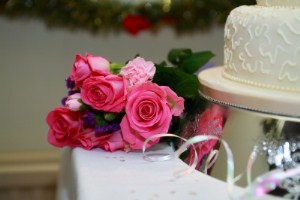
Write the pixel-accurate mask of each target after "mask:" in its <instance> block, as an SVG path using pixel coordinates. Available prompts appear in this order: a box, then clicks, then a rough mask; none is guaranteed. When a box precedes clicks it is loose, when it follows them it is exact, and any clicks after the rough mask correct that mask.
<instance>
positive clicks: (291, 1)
mask: <svg viewBox="0 0 300 200" xmlns="http://www.w3.org/2000/svg"><path fill="white" fill-rule="evenodd" d="M256 2H257V5H259V6H300V1H299V0H256Z"/></svg>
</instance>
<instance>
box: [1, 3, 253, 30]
mask: <svg viewBox="0 0 300 200" xmlns="http://www.w3.org/2000/svg"><path fill="white" fill-rule="evenodd" d="M0 2H1V3H0V16H7V17H11V18H21V17H23V18H24V17H32V18H40V19H42V20H44V21H45V22H46V24H47V25H48V26H49V27H59V26H60V27H64V28H70V29H85V30H89V31H91V32H94V33H96V32H104V33H105V32H110V31H115V32H117V31H121V30H124V29H126V30H127V31H129V32H130V33H132V34H136V33H137V32H139V31H140V30H143V29H147V30H149V31H154V32H155V31H156V30H158V29H159V28H161V27H162V26H171V27H172V28H174V29H175V30H176V32H177V33H184V32H191V31H197V30H206V29H209V28H210V27H211V26H212V25H214V24H223V23H224V22H225V20H226V17H227V16H228V14H229V12H230V11H231V10H232V9H233V8H235V7H237V6H240V5H253V4H255V0H161V1H155V2H154V1H148V2H147V1H146V0H145V1H135V2H143V3H135V4H129V3H120V2H119V1H116V0H0ZM127 2H130V1H127ZM145 2H146V3H145ZM129 16H134V17H135V18H129V19H128V17H129ZM137 17H138V18H137ZM126 20H127V21H126ZM125 21H126V22H125ZM137 24H140V25H137ZM133 29H137V30H133Z"/></svg>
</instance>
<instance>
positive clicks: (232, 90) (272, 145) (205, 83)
mask: <svg viewBox="0 0 300 200" xmlns="http://www.w3.org/2000/svg"><path fill="white" fill-rule="evenodd" d="M222 70H223V67H222V66H221V67H215V68H210V69H206V70H204V71H202V72H200V74H199V80H200V83H201V87H200V90H199V92H200V94H201V95H202V96H203V97H204V98H205V99H207V100H208V101H209V102H212V103H215V104H218V105H220V106H223V107H227V108H229V110H238V111H240V112H245V113H249V115H252V116H254V117H252V119H259V120H251V121H247V122H245V124H249V123H256V124H255V125H254V124H253V127H256V128H253V130H255V131H256V132H259V133H255V134H257V135H258V137H257V140H255V142H254V140H252V141H251V142H250V143H251V146H254V145H255V146H256V147H257V150H258V151H259V153H260V154H262V155H264V156H265V157H264V161H265V162H266V163H267V164H268V168H269V170H270V169H274V168H281V169H284V170H286V169H289V168H293V167H295V166H296V165H298V164H299V163H300V95H298V96H295V95H291V94H289V93H287V92H279V94H270V93H268V92H267V91H266V89H264V88H262V89H258V88H256V87H252V86H245V85H242V84H237V83H233V82H231V81H229V80H226V79H225V78H223V76H222ZM230 117H231V116H230V115H229V116H228V119H230ZM248 119H249V118H248ZM231 124H234V121H233V122H231ZM238 126H239V124H236V125H234V126H233V127H238ZM241 126H243V124H242V125H241ZM250 127H251V126H250ZM225 128H226V124H225ZM238 128H239V131H238V133H234V132H235V130H232V129H231V130H230V132H232V133H231V134H235V135H238V134H240V135H243V134H244V135H243V136H240V137H235V136H233V137H231V140H236V141H235V142H236V143H240V142H241V141H242V140H243V139H245V138H247V135H251V134H252V132H251V130H244V131H243V132H244V133H241V131H240V130H242V128H241V127H238ZM250 129H251V128H250ZM236 132H237V131H236ZM224 135H226V133H225V134H224ZM237 140H239V141H237ZM241 148H243V145H238V147H237V148H236V149H235V150H236V151H240V150H239V149H241ZM233 153H234V154H235V151H234V150H233ZM247 156H248V155H247ZM247 156H246V155H242V156H240V157H247ZM235 160H236V159H235ZM236 161H237V162H239V160H236ZM222 162H224V160H223V161H222ZM220 169H221V168H219V170H220ZM274 194H276V195H279V196H284V197H285V198H287V199H300V175H299V176H296V177H293V178H290V179H288V180H284V181H282V183H280V185H279V187H278V188H277V189H276V190H275V191H274Z"/></svg>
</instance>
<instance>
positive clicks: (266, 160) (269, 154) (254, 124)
mask: <svg viewBox="0 0 300 200" xmlns="http://www.w3.org/2000/svg"><path fill="white" fill-rule="evenodd" d="M204 87H205V86H204ZM206 89H207V88H204V89H202V91H201V92H200V93H201V94H202V96H203V97H205V98H206V99H207V100H208V101H210V102H212V103H216V104H219V105H221V106H223V107H227V108H228V113H229V114H228V119H227V122H226V124H225V127H224V131H223V133H222V139H224V140H225V141H226V142H227V143H228V144H229V146H230V148H231V150H232V152H233V155H234V161H235V174H236V175H238V174H240V173H244V175H245V176H243V177H242V179H241V180H240V181H239V182H237V185H240V186H246V185H247V180H246V167H247V161H248V159H249V156H250V154H251V152H252V151H253V149H254V147H255V148H257V152H258V153H257V155H258V156H257V159H256V161H255V163H254V166H253V170H252V175H253V176H252V180H254V178H256V177H258V176H260V175H263V174H264V173H266V172H268V171H270V170H271V169H274V168H280V169H289V168H293V167H295V166H296V165H297V164H299V163H300V116H297V115H295V113H293V115H288V114H287V113H280V112H278V113H277V112H272V111H268V110H260V109H257V108H251V107H248V106H243V102H241V104H238V98H237V99H235V101H236V102H235V104H232V103H230V100H229V103H228V102H224V101H220V100H219V99H218V98H213V97H211V96H210V94H211V93H210V92H211V91H212V90H213V89H211V88H209V90H206ZM206 91H210V92H208V93H206ZM213 93H214V95H216V96H218V94H217V91H216V90H215V91H213ZM229 96H230V95H229V94H228V97H229ZM235 97H238V95H237V94H236V96H235ZM248 101H250V99H249V100H248ZM257 103H258V104H259V101H258V102H257ZM280 109H283V108H280ZM299 114H300V113H299ZM226 160H227V157H226V154H225V150H224V148H223V147H222V146H221V147H220V149H219V157H218V159H217V161H216V163H215V165H214V167H213V169H212V173H211V175H212V176H213V177H215V178H218V179H220V180H223V181H224V180H226V174H225V170H224V167H225V163H226ZM222 169H223V171H222ZM299 182H300V176H299V177H295V178H294V180H291V181H290V183H291V184H294V185H295V188H298V189H296V190H298V192H297V191H296V193H297V194H296V193H295V195H300V184H299ZM282 184H283V185H284V184H285V185H287V184H288V183H284V182H282ZM285 187H286V186H283V187H281V186H280V187H279V190H281V192H280V193H279V194H277V195H280V196H281V195H285V194H287V192H286V191H287V190H286V188H285ZM276 193H277V192H276Z"/></svg>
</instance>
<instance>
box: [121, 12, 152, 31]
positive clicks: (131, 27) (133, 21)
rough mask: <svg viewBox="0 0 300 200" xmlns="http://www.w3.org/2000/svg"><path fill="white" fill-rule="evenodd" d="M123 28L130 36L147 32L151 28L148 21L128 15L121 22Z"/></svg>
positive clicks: (141, 17)
mask: <svg viewBox="0 0 300 200" xmlns="http://www.w3.org/2000/svg"><path fill="white" fill-rule="evenodd" d="M123 27H124V28H125V29H126V30H127V31H128V32H129V33H130V34H131V35H137V34H138V33H139V32H141V31H143V30H148V29H150V27H151V23H150V21H149V20H148V19H147V18H145V17H143V16H139V15H128V16H126V18H125V19H124V21H123Z"/></svg>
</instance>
